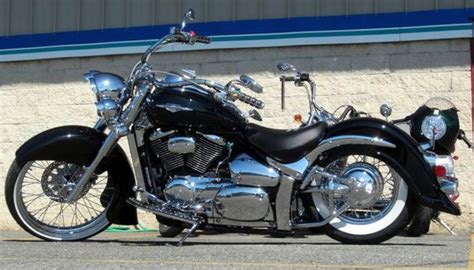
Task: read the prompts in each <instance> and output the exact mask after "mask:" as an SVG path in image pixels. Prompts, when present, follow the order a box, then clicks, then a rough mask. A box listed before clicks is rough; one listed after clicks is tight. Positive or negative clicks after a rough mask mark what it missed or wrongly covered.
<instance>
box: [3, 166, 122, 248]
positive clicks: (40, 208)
mask: <svg viewBox="0 0 474 270" xmlns="http://www.w3.org/2000/svg"><path fill="white" fill-rule="evenodd" d="M79 167H80V165H78V164H73V163H68V162H65V161H45V160H35V161H28V162H25V163H23V164H20V163H19V162H18V161H17V160H15V161H13V164H12V165H11V167H10V170H9V172H8V175H7V179H6V182H5V198H6V202H7V206H8V209H9V211H10V213H11V215H12V216H13V218H14V219H15V221H16V222H17V223H18V225H20V227H22V228H23V229H24V230H26V231H27V232H29V233H30V234H32V235H34V236H36V237H39V238H42V239H44V240H48V241H78V240H83V239H86V238H90V237H92V236H94V235H96V234H98V233H100V232H102V231H103V230H105V229H106V228H107V227H108V226H109V225H110V222H109V220H108V219H107V217H106V212H107V209H108V208H109V206H110V205H111V204H112V199H113V193H114V185H113V181H112V180H111V175H110V174H109V172H108V171H107V170H106V171H103V172H101V173H100V174H99V175H98V174H94V175H93V177H92V178H91V182H89V183H88V184H86V187H85V189H84V191H83V192H82V193H81V194H80V198H78V199H77V200H76V201H74V202H72V203H67V202H65V196H66V195H65V194H66V191H65V190H66V188H67V187H66V186H67V184H68V183H69V184H70V183H71V182H72V181H74V179H75V178H74V176H73V173H74V172H77V168H79Z"/></svg>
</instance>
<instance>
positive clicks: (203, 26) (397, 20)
mask: <svg viewBox="0 0 474 270" xmlns="http://www.w3.org/2000/svg"><path fill="white" fill-rule="evenodd" d="M473 16H474V8H470V9H450V10H438V11H418V12H409V13H385V14H376V15H374V14H366V15H350V16H325V17H299V18H290V19H266V20H246V21H235V22H209V23H195V24H192V25H190V26H189V29H192V30H194V31H196V32H197V33H199V34H202V35H210V36H220V35H250V34H266V33H269V34H271V33H284V32H303V31H331V30H333V31H334V30H354V29H376V28H393V27H410V26H424V25H426V26H428V25H443V24H460V23H469V22H470V20H469V18H470V17H473ZM170 26H171V25H160V26H144V27H133V28H128V29H127V28H116V29H105V30H89V31H79V32H62V33H48V34H34V35H18V36H9V37H5V36H2V37H0V49H2V50H5V49H18V48H31V47H44V46H58V45H75V44H90V43H100V42H117V41H134V40H150V39H157V38H159V37H161V36H163V35H165V34H166V33H168V31H169V27H170Z"/></svg>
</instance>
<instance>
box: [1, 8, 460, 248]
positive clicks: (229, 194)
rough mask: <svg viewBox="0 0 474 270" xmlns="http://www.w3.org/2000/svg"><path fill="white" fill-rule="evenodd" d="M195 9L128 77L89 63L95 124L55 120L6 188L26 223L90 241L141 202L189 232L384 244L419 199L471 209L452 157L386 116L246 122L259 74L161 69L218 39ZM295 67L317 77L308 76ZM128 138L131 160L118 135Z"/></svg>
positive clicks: (454, 209) (127, 218)
mask: <svg viewBox="0 0 474 270" xmlns="http://www.w3.org/2000/svg"><path fill="white" fill-rule="evenodd" d="M193 17H194V12H193V11H191V10H190V11H189V12H187V13H186V15H185V18H184V19H183V22H182V24H181V26H179V27H174V28H172V29H171V31H170V34H169V35H166V36H165V37H163V38H162V39H160V40H159V41H158V42H156V43H155V44H154V45H152V46H151V47H150V48H149V49H147V50H146V52H145V53H144V54H143V56H142V58H141V60H140V61H139V62H138V63H137V64H136V65H135V66H134V68H133V69H132V72H131V74H130V76H129V77H128V78H127V79H123V78H121V77H120V76H117V75H114V74H110V73H104V72H100V71H91V72H89V73H87V74H85V77H86V79H87V80H88V81H89V82H90V85H91V87H92V90H93V91H94V93H95V94H96V97H97V101H96V106H97V111H98V114H99V116H100V118H99V120H98V121H97V123H96V125H95V127H94V128H89V127H82V126H63V127H59V128H54V129H51V130H48V131H45V132H43V133H41V134H38V135H36V136H35V137H33V138H32V139H30V140H29V141H27V142H26V143H25V144H23V145H22V146H21V147H20V148H19V149H18V150H17V152H16V159H15V161H14V162H13V164H12V165H11V167H10V170H9V173H8V176H7V180H6V185H5V196H6V200H7V205H8V208H9V210H10V212H11V214H12V215H13V217H14V218H15V220H16V221H17V222H18V224H19V225H20V226H21V227H22V228H23V229H25V230H26V231H28V232H29V233H31V234H32V235H35V236H37V237H40V238H43V239H46V240H63V241H72V240H81V239H86V238H89V237H91V236H93V235H95V234H97V233H99V232H101V231H103V230H104V229H105V228H107V227H108V226H109V225H110V224H111V223H116V224H127V225H130V224H136V223H137V214H136V209H137V208H139V209H143V210H145V211H148V212H151V213H153V214H155V215H156V216H157V218H158V220H159V222H160V223H162V224H165V225H167V226H170V227H173V228H178V229H179V228H182V227H187V228H188V231H187V233H186V234H185V235H184V237H183V238H182V239H181V241H180V242H179V244H181V243H182V242H183V241H184V240H185V239H186V237H188V236H189V235H190V234H191V233H192V232H194V231H195V230H196V229H213V228H223V227H224V228H229V227H232V228H241V229H246V228H254V229H264V230H270V231H274V232H291V231H294V230H299V229H306V228H316V227H322V226H324V228H325V231H326V233H327V234H328V235H329V236H330V237H332V238H334V239H337V240H339V241H341V242H344V243H360V244H374V243H380V242H382V241H385V240H387V239H389V238H390V237H392V236H394V235H396V234H397V233H399V232H400V231H401V230H403V229H404V228H405V226H406V224H407V223H408V222H409V221H410V219H411V217H412V215H413V209H414V206H415V205H416V204H418V203H421V204H423V205H425V206H427V207H430V208H433V209H436V210H440V211H444V212H447V213H450V214H454V215H459V214H460V209H459V206H458V205H457V204H456V203H455V202H454V200H453V196H456V195H457V182H456V179H455V178H454V177H453V174H452V173H453V171H452V169H453V168H452V166H451V165H452V159H451V158H450V156H445V155H441V156H440V155H437V154H435V153H428V152H426V151H422V150H421V149H420V148H419V145H418V143H417V142H416V141H415V140H414V139H413V138H412V137H411V136H409V135H408V134H407V133H405V132H403V131H402V130H400V129H399V128H398V127H396V126H394V125H393V124H391V123H389V122H387V121H383V120H379V119H374V118H354V119H350V120H346V121H341V122H339V123H335V124H332V125H328V123H327V122H325V121H318V122H317V123H315V124H311V125H306V126H305V127H302V128H299V129H295V130H275V129H270V128H266V127H262V126H259V125H256V124H252V123H249V122H248V117H254V118H258V113H256V111H252V112H251V113H250V114H247V113H243V112H242V111H241V110H240V109H239V108H238V107H237V106H236V105H235V103H234V102H235V101H237V100H240V101H242V102H244V103H247V104H249V105H251V106H254V107H255V108H257V109H262V108H263V107H264V103H263V102H262V101H260V100H257V99H255V98H253V97H251V96H249V95H247V94H244V93H243V92H242V91H241V89H240V88H247V89H250V90H253V91H255V92H261V91H262V87H261V86H260V85H259V84H258V83H257V82H256V81H255V80H253V79H252V78H250V77H248V76H241V77H240V79H238V80H232V81H230V82H228V83H226V84H225V85H221V84H219V83H216V82H213V81H209V80H205V79H202V78H198V77H197V75H196V73H195V72H193V71H191V70H181V71H178V72H163V71H158V70H154V69H153V68H152V67H151V66H150V64H149V63H148V60H149V58H150V56H151V55H152V53H153V52H155V51H157V50H158V49H159V48H161V47H162V46H163V45H165V44H171V43H181V44H188V45H193V44H195V43H209V42H210V41H211V40H210V39H209V38H208V37H204V36H198V35H196V34H195V33H194V32H186V31H184V27H185V25H186V22H187V21H188V20H190V19H192V18H193ZM287 79H288V80H298V81H300V82H301V83H309V84H311V83H314V82H312V81H311V80H310V79H309V76H305V75H304V76H298V77H294V78H287ZM314 104H315V103H314ZM315 105H316V104H315ZM318 108H319V107H318ZM319 109H321V108H319ZM318 113H319V115H315V117H322V116H324V111H323V110H320V111H318ZM430 123H431V122H430ZM122 137H127V139H128V142H129V147H130V153H131V159H132V160H131V164H130V163H129V162H128V159H127V157H126V155H125V153H124V151H123V150H122V149H121V148H120V146H119V145H118V144H117V142H118V140H119V139H120V138H122ZM433 168H435V170H434V169H433ZM441 168H444V169H445V172H446V173H445V174H441V173H439V172H440V171H441V170H442V169H441Z"/></svg>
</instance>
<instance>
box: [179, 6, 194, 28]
mask: <svg viewBox="0 0 474 270" xmlns="http://www.w3.org/2000/svg"><path fill="white" fill-rule="evenodd" d="M194 19H195V13H194V10H193V9H189V10H188V11H187V12H186V13H184V16H183V20H182V21H181V29H184V28H185V27H186V24H187V23H188V22H189V21H194Z"/></svg>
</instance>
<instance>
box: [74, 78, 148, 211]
mask: <svg viewBox="0 0 474 270" xmlns="http://www.w3.org/2000/svg"><path fill="white" fill-rule="evenodd" d="M153 87H154V86H150V85H147V84H144V85H140V86H138V87H137V93H136V95H135V96H134V97H133V98H132V100H131V101H130V104H129V105H128V106H127V108H126V109H125V110H124V111H123V112H122V113H121V114H120V115H119V116H118V117H117V120H116V123H115V124H112V125H110V127H109V128H110V132H109V134H108V135H107V137H106V139H105V141H104V142H103V143H102V146H101V147H100V149H99V152H98V153H97V155H96V157H95V158H94V160H93V161H92V163H91V164H90V165H89V166H87V167H83V168H82V170H83V172H82V174H81V176H80V178H79V180H78V181H77V182H76V185H75V186H74V187H73V188H72V190H71V191H70V193H69V195H68V196H67V198H66V202H68V203H71V202H74V201H76V200H77V199H78V198H79V197H80V194H81V193H82V191H83V190H84V187H85V186H86V184H87V183H88V181H89V179H90V178H91V176H92V175H93V173H94V172H95V170H96V169H97V166H99V164H100V162H102V160H103V159H104V157H106V156H107V155H108V154H109V153H110V151H111V150H112V149H113V148H114V147H115V145H116V144H117V142H118V140H119V139H120V138H121V137H123V136H126V135H128V134H129V133H130V127H131V125H132V123H133V121H134V120H135V119H136V118H137V116H138V114H139V113H140V109H141V104H142V102H143V100H144V99H145V97H146V95H147V93H149V92H150V90H151V89H152V88H153ZM106 127H107V123H106V122H105V120H103V119H102V120H101V119H99V120H98V121H97V122H96V124H95V126H94V128H95V129H97V130H99V131H102V132H103V131H105V129H106Z"/></svg>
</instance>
